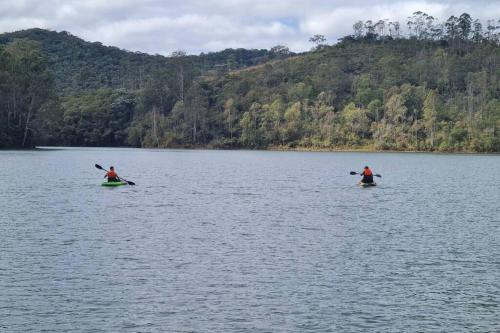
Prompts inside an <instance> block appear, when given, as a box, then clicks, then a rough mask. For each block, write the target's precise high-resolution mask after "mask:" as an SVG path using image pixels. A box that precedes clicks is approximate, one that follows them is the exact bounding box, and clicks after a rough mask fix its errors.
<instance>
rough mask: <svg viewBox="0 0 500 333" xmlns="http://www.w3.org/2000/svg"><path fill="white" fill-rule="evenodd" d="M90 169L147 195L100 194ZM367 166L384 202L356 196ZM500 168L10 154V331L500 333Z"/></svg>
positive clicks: (4, 186) (250, 154)
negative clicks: (109, 171) (108, 170)
mask: <svg viewBox="0 0 500 333" xmlns="http://www.w3.org/2000/svg"><path fill="white" fill-rule="evenodd" d="M95 163H99V164H101V165H103V166H106V167H107V166H109V165H115V166H116V168H117V172H118V174H119V175H121V176H123V177H125V178H126V179H128V180H132V181H134V182H135V183H136V184H137V186H133V187H132V186H121V187H118V188H104V187H101V186H100V184H101V182H102V180H103V178H102V177H103V172H102V171H99V170H97V169H96V168H94V164H95ZM365 164H368V165H370V166H372V168H373V170H374V172H375V173H380V174H382V175H383V178H381V179H378V178H376V180H377V182H378V184H379V186H377V187H373V188H366V189H362V188H359V187H357V186H355V184H356V182H357V181H358V180H359V177H358V176H350V175H349V171H351V170H356V171H361V169H362V167H363V166H364V165H365ZM499 166H500V156H498V155H496V156H481V155H439V154H434V155H433V154H396V153H306V152H260V151H259V152H257V151H189V150H182V151H176V150H136V149H63V150H38V151H22V152H21V151H1V152H0V187H1V191H0V214H1V215H0V255H1V257H0V331H2V332H31V331H33V332H40V331H50V332H73V331H75V332H329V331H334V332H403V331H406V332H417V331H418V332H471V331H477V332H494V331H497V332H498V331H500V320H499V318H500V204H499V202H500V185H499V184H500V183H498V177H499V176H498V168H499ZM495 180H496V181H495Z"/></svg>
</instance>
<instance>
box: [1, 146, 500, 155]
mask: <svg viewBox="0 0 500 333" xmlns="http://www.w3.org/2000/svg"><path fill="white" fill-rule="evenodd" d="M58 149H60V150H64V149H75V150H76V149H144V150H220V151H230V150H234V151H274V152H322V153H405V154H411V153H414V154H436V155H441V154H443V155H447V154H457V155H491V156H496V155H500V152H476V151H436V150H434V151H430V150H377V149H373V148H369V147H360V148H353V147H337V148H319V147H293V148H291V147H285V146H271V147H268V148H258V149H251V148H241V147H213V146H179V147H175V146H174V147H158V148H155V147H126V146H125V147H105V146H104V147H89V146H35V147H32V148H24V149H23V148H1V149H0V151H40V150H58Z"/></svg>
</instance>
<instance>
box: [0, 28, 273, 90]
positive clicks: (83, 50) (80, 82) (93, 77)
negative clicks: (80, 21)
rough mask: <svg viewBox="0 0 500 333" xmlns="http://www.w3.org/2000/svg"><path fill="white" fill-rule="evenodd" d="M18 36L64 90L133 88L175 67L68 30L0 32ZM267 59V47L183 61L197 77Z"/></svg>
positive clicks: (3, 40)
mask: <svg viewBox="0 0 500 333" xmlns="http://www.w3.org/2000/svg"><path fill="white" fill-rule="evenodd" d="M17 38H19V39H21V38H24V39H30V40H33V41H36V42H38V43H39V44H40V46H41V49H42V51H43V52H44V54H45V56H46V57H47V61H48V67H49V69H50V71H51V72H52V73H53V75H54V77H55V82H56V86H57V88H58V89H59V91H63V92H65V93H68V92H71V91H78V90H89V89H98V88H124V89H127V90H136V89H140V88H141V87H142V86H143V85H144V82H145V80H146V78H147V77H148V76H149V75H151V73H152V72H155V71H157V70H158V68H159V67H165V68H167V69H170V70H171V71H174V70H175V69H174V68H173V66H174V62H173V60H172V58H170V57H166V56H162V55H150V54H147V53H142V52H131V51H127V50H122V49H119V48H117V47H113V46H105V45H103V44H102V43H100V42H87V41H85V40H83V39H81V38H79V37H77V36H74V35H72V34H71V33H69V32H67V31H61V32H56V31H51V30H46V29H40V28H33V29H27V30H20V31H15V32H9V33H3V34H0V44H7V43H9V42H11V41H13V40H14V39H17ZM270 58H271V56H270V53H269V51H267V50H246V49H226V50H223V51H220V52H213V53H207V54H203V53H202V54H200V55H198V56H195V55H189V56H187V57H186V59H185V60H186V62H188V63H189V64H190V65H191V67H190V68H191V69H192V70H194V71H195V72H196V73H193V74H195V76H197V75H200V74H201V73H203V72H205V71H208V70H211V69H214V68H217V69H219V70H220V69H223V70H228V69H230V70H232V69H239V68H244V67H248V66H252V65H256V64H260V63H263V62H265V61H268V60H269V59H270Z"/></svg>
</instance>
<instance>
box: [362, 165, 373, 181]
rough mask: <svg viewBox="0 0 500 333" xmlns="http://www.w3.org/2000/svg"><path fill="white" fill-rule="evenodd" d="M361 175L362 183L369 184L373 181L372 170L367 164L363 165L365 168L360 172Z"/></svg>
mask: <svg viewBox="0 0 500 333" xmlns="http://www.w3.org/2000/svg"><path fill="white" fill-rule="evenodd" d="M360 175H361V176H363V179H361V182H362V183H364V184H371V183H373V172H372V170H370V168H369V167H368V166H365V169H364V170H363V172H362V173H360Z"/></svg>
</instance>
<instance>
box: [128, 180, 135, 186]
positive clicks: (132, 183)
mask: <svg viewBox="0 0 500 333" xmlns="http://www.w3.org/2000/svg"><path fill="white" fill-rule="evenodd" d="M127 184H129V185H135V183H134V182H130V181H128V180H127Z"/></svg>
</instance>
